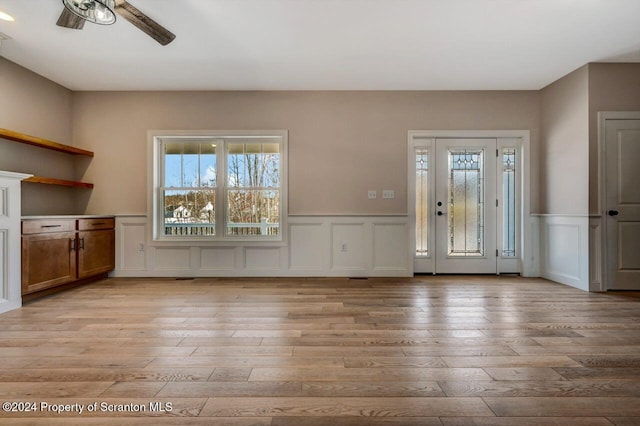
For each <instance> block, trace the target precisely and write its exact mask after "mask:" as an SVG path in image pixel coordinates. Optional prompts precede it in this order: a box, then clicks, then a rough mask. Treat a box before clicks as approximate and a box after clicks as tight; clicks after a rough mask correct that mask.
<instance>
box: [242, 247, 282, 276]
mask: <svg viewBox="0 0 640 426" xmlns="http://www.w3.org/2000/svg"><path fill="white" fill-rule="evenodd" d="M244 259H245V269H246V270H247V271H252V272H260V273H265V274H266V273H270V272H279V271H280V247H246V248H245V250H244ZM252 275H253V274H252Z"/></svg>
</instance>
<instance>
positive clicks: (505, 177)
mask: <svg viewBox="0 0 640 426" xmlns="http://www.w3.org/2000/svg"><path fill="white" fill-rule="evenodd" d="M502 217H503V229H502V255H503V256H504V257H514V256H515V255H516V150H515V148H505V149H503V150H502Z"/></svg>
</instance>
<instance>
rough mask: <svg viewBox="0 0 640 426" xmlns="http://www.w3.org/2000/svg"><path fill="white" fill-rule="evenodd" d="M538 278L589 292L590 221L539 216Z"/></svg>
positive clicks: (577, 217)
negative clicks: (539, 256) (539, 261)
mask: <svg viewBox="0 0 640 426" xmlns="http://www.w3.org/2000/svg"><path fill="white" fill-rule="evenodd" d="M539 222H540V254H541V260H542V262H541V265H540V268H541V276H542V277H544V278H547V279H549V280H552V281H556V282H559V283H562V284H566V285H569V286H572V287H576V288H579V289H581V290H585V291H589V286H590V283H589V281H590V277H589V233H590V227H589V217H588V216H572V215H540V216H539Z"/></svg>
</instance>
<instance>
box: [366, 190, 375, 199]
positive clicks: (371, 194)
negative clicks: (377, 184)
mask: <svg viewBox="0 0 640 426" xmlns="http://www.w3.org/2000/svg"><path fill="white" fill-rule="evenodd" d="M367 195H368V197H369V199H370V200H373V199H374V198H378V191H375V190H369V192H368V193H367Z"/></svg>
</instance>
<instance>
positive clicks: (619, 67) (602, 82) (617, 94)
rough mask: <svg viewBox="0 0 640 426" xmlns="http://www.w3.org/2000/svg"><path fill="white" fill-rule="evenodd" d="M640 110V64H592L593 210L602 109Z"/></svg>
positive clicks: (592, 207) (594, 206) (592, 209)
mask: <svg viewBox="0 0 640 426" xmlns="http://www.w3.org/2000/svg"><path fill="white" fill-rule="evenodd" d="M600 111H640V64H589V161H590V164H589V167H590V169H591V173H590V174H589V178H590V179H589V194H590V198H589V211H590V213H593V214H598V213H601V212H599V211H598V112H600Z"/></svg>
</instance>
